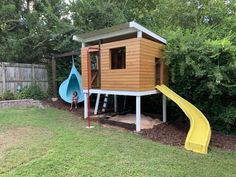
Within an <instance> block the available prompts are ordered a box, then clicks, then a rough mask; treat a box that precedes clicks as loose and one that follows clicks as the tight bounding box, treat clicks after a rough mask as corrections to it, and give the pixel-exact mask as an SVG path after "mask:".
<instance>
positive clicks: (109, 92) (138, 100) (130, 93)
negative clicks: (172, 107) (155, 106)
mask: <svg viewBox="0 0 236 177" xmlns="http://www.w3.org/2000/svg"><path fill="white" fill-rule="evenodd" d="M89 93H90V94H97V101H96V105H95V109H94V110H95V111H94V114H97V110H98V104H99V99H100V95H101V94H104V95H114V110H116V107H117V98H116V96H117V95H118V96H135V97H136V131H137V132H139V131H140V130H141V126H140V122H141V97H142V96H148V95H154V94H158V93H160V92H159V91H158V90H147V91H122V90H102V89H89ZM83 94H84V118H85V119H86V118H87V117H88V102H87V101H88V99H87V98H88V90H87V89H83ZM162 98H163V99H162V112H163V122H166V120H167V119H166V96H165V95H163V97H162Z"/></svg>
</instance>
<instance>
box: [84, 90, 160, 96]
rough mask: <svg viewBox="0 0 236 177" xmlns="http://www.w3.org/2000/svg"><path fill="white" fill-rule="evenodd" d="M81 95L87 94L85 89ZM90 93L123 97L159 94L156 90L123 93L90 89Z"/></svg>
mask: <svg viewBox="0 0 236 177" xmlns="http://www.w3.org/2000/svg"><path fill="white" fill-rule="evenodd" d="M83 93H88V90H87V89H83ZM90 93H91V94H92V93H95V94H98V93H100V94H108V95H123V96H145V95H153V94H157V93H160V92H158V91H157V90H147V91H140V92H138V91H123V90H102V89H90Z"/></svg>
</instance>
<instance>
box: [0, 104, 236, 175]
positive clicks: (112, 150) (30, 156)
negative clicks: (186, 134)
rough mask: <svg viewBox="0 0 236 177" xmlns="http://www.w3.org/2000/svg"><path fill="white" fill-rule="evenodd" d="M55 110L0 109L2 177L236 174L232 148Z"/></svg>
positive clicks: (0, 167)
mask: <svg viewBox="0 0 236 177" xmlns="http://www.w3.org/2000/svg"><path fill="white" fill-rule="evenodd" d="M85 127H86V122H85V121H82V120H81V119H80V118H79V117H76V116H75V115H72V114H71V113H69V112H68V111H61V110H57V109H54V108H46V109H45V110H42V109H37V108H18V109H5V110H0V176H22V177H23V176H24V177H25V176H26V177H28V176H46V177H53V176H69V177H72V176H109V177H113V176H114V177H117V176H128V177H130V176H135V177H137V176H142V177H145V176H165V177H166V176H181V177H183V176H194V177H200V176H204V177H210V176H215V177H216V176H217V177H218V176H221V177H222V176H227V177H230V176H236V168H235V164H236V152H226V151H221V150H218V149H215V148H211V149H210V151H209V153H208V154H207V155H201V154H196V153H192V152H189V151H186V150H184V149H183V148H178V147H174V146H168V145H162V144H159V143H156V142H153V141H151V140H147V139H144V138H142V137H141V136H140V135H138V134H136V133H132V132H120V131H118V130H116V129H113V128H103V127H100V126H99V125H97V124H95V128H94V129H86V128H85Z"/></svg>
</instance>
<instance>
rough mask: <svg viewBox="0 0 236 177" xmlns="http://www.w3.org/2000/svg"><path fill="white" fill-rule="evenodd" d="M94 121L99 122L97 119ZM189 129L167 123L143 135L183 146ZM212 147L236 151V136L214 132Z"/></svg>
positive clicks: (62, 106) (60, 106) (58, 105)
mask: <svg viewBox="0 0 236 177" xmlns="http://www.w3.org/2000/svg"><path fill="white" fill-rule="evenodd" d="M47 103H48V104H49V105H50V106H52V107H56V108H58V109H63V110H68V111H69V109H70V105H69V104H66V103H64V102H63V101H61V100H58V101H56V102H51V101H49V102H47ZM71 112H72V113H73V114H76V115H79V116H81V117H83V106H82V105H80V106H79V107H78V109H77V110H75V109H73V110H72V111H71ZM92 121H95V122H98V121H97V120H96V119H94V120H93V119H92ZM188 129H189V125H188V123H184V122H177V121H176V122H167V123H163V124H159V125H156V126H154V128H152V129H145V130H142V131H141V133H140V134H141V135H142V136H143V137H145V138H149V139H151V140H153V141H157V142H160V143H163V144H168V145H174V146H181V147H183V145H184V143H185V138H186V136H187V132H188ZM210 146H214V147H217V148H220V149H224V150H229V151H236V135H223V134H221V133H218V132H215V131H212V136H211V142H210Z"/></svg>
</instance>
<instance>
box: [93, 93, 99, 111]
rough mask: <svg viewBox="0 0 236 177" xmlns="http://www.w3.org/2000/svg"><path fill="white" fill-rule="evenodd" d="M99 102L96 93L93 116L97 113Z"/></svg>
mask: <svg viewBox="0 0 236 177" xmlns="http://www.w3.org/2000/svg"><path fill="white" fill-rule="evenodd" d="M99 100H100V94H99V93H98V94H97V99H96V104H95V109H94V115H97V113H98V106H99Z"/></svg>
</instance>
